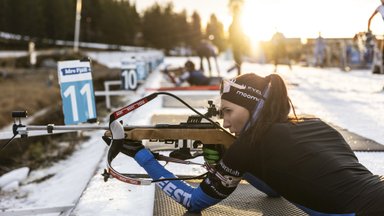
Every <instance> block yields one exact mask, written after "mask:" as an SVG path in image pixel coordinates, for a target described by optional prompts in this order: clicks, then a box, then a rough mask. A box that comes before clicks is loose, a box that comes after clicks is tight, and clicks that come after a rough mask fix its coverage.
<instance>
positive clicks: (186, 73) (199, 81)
mask: <svg viewBox="0 0 384 216" xmlns="http://www.w3.org/2000/svg"><path fill="white" fill-rule="evenodd" d="M177 70H179V69H177ZM182 70H183V72H182V74H181V75H180V76H176V75H175V74H174V73H172V71H168V70H165V72H166V73H167V74H168V76H169V77H170V79H171V81H172V82H173V83H174V84H175V85H176V86H181V85H182V84H183V83H185V82H188V84H189V85H191V86H206V85H218V84H219V83H220V81H218V78H217V77H212V78H210V77H207V76H205V75H204V73H203V72H202V71H201V70H196V69H195V64H194V63H193V62H192V61H187V62H186V63H185V64H184V68H183V69H182ZM220 80H221V79H220Z"/></svg>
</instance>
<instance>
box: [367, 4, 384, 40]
mask: <svg viewBox="0 0 384 216" xmlns="http://www.w3.org/2000/svg"><path fill="white" fill-rule="evenodd" d="M377 13H380V14H381V17H382V18H383V20H384V0H381V5H379V6H378V7H377V8H376V9H375V10H374V11H373V13H372V15H371V17H369V19H368V32H370V31H371V21H372V19H373V17H375V15H376V14H377Z"/></svg>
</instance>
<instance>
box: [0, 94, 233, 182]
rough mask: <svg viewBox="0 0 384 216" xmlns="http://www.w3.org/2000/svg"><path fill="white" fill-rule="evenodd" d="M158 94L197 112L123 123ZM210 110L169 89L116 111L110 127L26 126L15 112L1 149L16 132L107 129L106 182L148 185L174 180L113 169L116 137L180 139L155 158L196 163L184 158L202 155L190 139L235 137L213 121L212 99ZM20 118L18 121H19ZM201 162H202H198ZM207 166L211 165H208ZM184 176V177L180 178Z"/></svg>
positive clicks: (214, 141) (228, 142) (220, 141)
mask: <svg viewBox="0 0 384 216" xmlns="http://www.w3.org/2000/svg"><path fill="white" fill-rule="evenodd" d="M158 95H168V96H171V97H173V98H175V99H177V100H178V101H180V102H181V103H182V104H184V105H185V106H186V107H188V108H189V109H191V110H192V111H193V112H195V113H196V115H192V116H189V118H188V120H187V122H183V123H180V124H177V125H170V124H157V125H154V126H123V125H122V124H121V122H120V119H121V118H122V117H124V116H125V115H127V114H128V113H130V112H132V111H134V110H136V109H138V108H140V107H141V106H143V105H145V104H146V103H148V102H150V101H151V100H153V99H154V98H156V97H157V96H158ZM208 104H209V107H208V112H207V113H206V114H201V113H200V112H198V111H197V110H195V109H194V108H192V107H191V106H190V105H189V104H187V103H186V102H184V101H183V100H182V99H180V98H179V97H177V96H175V95H173V94H171V93H168V92H156V93H152V94H150V95H148V96H146V97H144V98H142V99H140V100H138V101H136V102H134V103H132V104H129V105H127V106H125V107H123V108H120V109H119V110H117V111H115V112H113V113H111V114H110V116H109V126H108V127H106V126H94V125H79V126H68V125H65V126H63V125H53V124H48V125H46V126H39V125H35V126H33V125H30V126H27V125H23V124H22V123H21V118H25V117H27V112H26V111H15V112H13V113H12V117H13V118H14V124H13V129H12V130H13V137H12V138H11V139H10V140H9V141H8V142H7V143H5V144H4V145H3V146H2V147H1V148H0V151H1V150H2V149H3V148H5V147H6V146H7V145H8V144H9V143H10V142H11V141H12V140H13V139H14V138H15V137H16V136H17V135H21V137H27V136H28V131H45V130H46V131H47V133H53V131H62V130H64V131H71V130H73V131H76V130H106V131H105V133H104V136H103V140H104V141H105V142H106V143H107V145H108V146H109V148H108V156H107V169H106V170H104V173H103V174H102V175H103V176H104V181H107V180H108V178H109V177H114V178H116V179H118V180H120V181H123V182H126V183H131V184H137V185H147V184H151V183H153V182H157V181H165V180H172V179H161V180H149V179H140V178H135V177H133V176H132V175H129V174H122V173H119V172H118V171H116V170H115V169H113V168H112V166H111V162H112V160H113V159H114V158H115V157H116V156H117V154H118V153H119V152H120V149H119V148H120V147H121V146H119V145H117V144H116V143H114V140H119V139H120V140H121V139H130V140H139V141H141V140H149V141H159V142H164V143H165V144H175V147H178V142H179V140H182V141H183V146H182V148H180V149H176V150H175V151H173V152H172V153H171V154H170V156H171V157H167V156H163V155H160V154H158V153H154V155H155V158H156V159H158V160H163V161H166V162H175V163H182V164H197V163H193V162H191V161H185V160H186V159H191V158H194V157H197V156H199V155H193V156H192V155H191V154H190V152H189V149H188V148H187V146H186V142H187V141H188V140H191V141H193V146H194V147H195V148H196V147H197V146H198V145H200V144H222V145H224V146H229V145H231V144H232V143H233V142H234V140H235V137H234V136H233V135H232V134H230V133H229V132H228V131H226V130H225V129H224V128H222V127H221V126H220V125H219V124H218V123H216V122H214V121H213V120H211V119H210V118H211V117H213V116H218V115H220V113H219V111H218V110H217V109H216V107H215V105H214V104H213V103H212V101H209V102H208ZM17 119H18V123H17ZM202 119H205V120H206V122H202ZM198 165H202V164H198ZM205 166H206V168H207V169H209V168H210V167H207V165H205ZM204 175H205V174H203V175H201V176H197V177H191V178H183V179H196V178H202V176H204ZM177 179H181V178H177Z"/></svg>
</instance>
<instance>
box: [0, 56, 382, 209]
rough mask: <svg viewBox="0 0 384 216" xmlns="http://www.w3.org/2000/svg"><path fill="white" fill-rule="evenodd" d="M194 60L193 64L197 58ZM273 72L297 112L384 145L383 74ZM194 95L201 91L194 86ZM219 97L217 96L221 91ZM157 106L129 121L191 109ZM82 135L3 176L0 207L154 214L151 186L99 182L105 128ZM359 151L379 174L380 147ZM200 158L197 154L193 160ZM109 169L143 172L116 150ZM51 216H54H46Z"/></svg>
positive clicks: (111, 60) (194, 170)
mask: <svg viewBox="0 0 384 216" xmlns="http://www.w3.org/2000/svg"><path fill="white" fill-rule="evenodd" d="M91 56H93V58H96V59H95V60H97V61H98V62H100V63H103V64H106V65H107V66H110V67H115V65H117V62H120V60H121V59H122V58H123V57H124V53H120V56H119V53H116V54H113V55H112V54H110V55H108V54H107V53H105V54H103V55H97V53H95V54H93V55H91ZM191 60H192V61H194V62H195V63H198V59H197V58H191ZM185 61H186V58H175V57H173V58H171V57H168V58H165V63H166V64H171V65H178V64H180V63H182V62H185ZM219 63H220V65H221V66H222V67H225V68H226V67H229V66H230V65H231V64H232V61H228V60H225V59H219ZM273 69H274V68H273V65H259V64H254V63H244V64H243V71H257V74H258V75H261V76H265V75H268V74H270V73H272V71H273ZM278 73H279V74H280V75H281V76H282V77H283V78H284V79H285V81H286V82H287V83H288V84H291V85H288V88H289V89H288V92H289V96H290V97H291V99H292V102H293V104H294V105H295V108H296V112H297V113H298V114H313V115H316V116H318V117H320V118H322V119H323V120H325V121H326V122H331V123H333V124H335V125H338V126H340V127H342V128H345V129H347V130H349V131H351V132H354V133H357V134H359V135H362V136H364V137H367V138H370V139H373V140H375V141H377V142H379V143H384V130H382V128H384V115H382V113H384V97H383V96H384V92H383V91H381V89H382V87H383V85H384V75H378V74H372V73H371V71H370V70H352V71H350V72H344V71H341V70H340V69H338V68H324V69H320V68H312V67H300V66H296V65H294V66H293V69H292V71H290V70H289V69H288V67H287V66H279V68H278ZM227 76H231V74H227ZM340 80H342V81H343V82H340ZM164 82H165V83H166V80H165V79H164V78H163V77H162V73H160V72H159V71H157V72H154V73H151V75H150V76H149V78H148V79H147V81H146V83H145V84H143V88H141V90H142V89H144V87H146V88H154V87H156V86H159V85H160V84H161V83H163V84H164ZM146 94H148V92H147V93H145V92H142V91H140V90H138V92H136V96H135V97H134V98H130V100H131V102H133V101H136V100H137V99H139V98H140V97H143V96H144V95H146ZM195 94H202V93H201V92H199V91H195ZM213 94H215V92H214V91H213ZM216 94H217V97H218V95H219V93H218V92H216ZM213 97H215V96H213ZM127 99H128V98H127ZM162 104H163V103H162V101H161V100H158V98H157V99H155V100H153V101H151V102H150V104H147V105H144V106H142V107H141V108H140V112H138V111H135V112H134V115H131V116H130V117H129V119H126V120H128V121H130V122H132V124H133V125H147V124H148V122H149V121H150V118H151V116H152V115H153V114H159V113H161V114H182V113H184V114H191V112H190V111H189V110H188V109H184V108H162V107H161V105H162ZM9 130H10V129H9ZM86 133H87V135H89V136H91V139H89V140H88V141H86V142H84V143H82V144H81V145H80V146H79V147H78V149H77V150H76V151H75V153H74V154H73V155H72V156H70V157H68V158H67V159H66V160H62V161H59V162H57V163H55V164H53V165H52V166H51V167H47V168H44V169H38V170H33V171H32V172H31V173H30V174H29V176H28V177H27V178H25V175H22V174H20V172H16V173H9V175H8V177H7V179H5V177H4V176H0V188H1V190H0V191H1V193H0V209H8V210H9V209H30V208H42V207H53V206H68V205H73V204H74V203H76V204H77V206H76V208H75V209H74V210H73V212H72V213H73V214H71V215H82V216H83V215H85V216H88V215H105V216H109V215H111V216H115V215H127V216H130V215H132V216H137V215H140V216H151V215H153V213H152V209H153V203H154V185H151V186H134V185H130V184H125V183H122V182H120V181H117V180H116V179H111V180H109V181H108V182H106V183H105V182H103V178H102V177H101V176H100V174H101V173H102V171H103V169H104V168H105V167H106V155H105V150H106V148H105V146H104V144H103V143H102V141H101V136H102V134H103V131H95V132H86ZM356 155H357V157H358V159H359V161H360V162H361V163H362V164H363V165H365V166H366V167H367V168H368V169H369V170H371V171H372V172H373V173H374V174H379V175H384V153H383V152H357V153H356ZM201 161H202V159H201V158H199V159H198V160H197V161H196V162H201ZM113 166H114V168H116V169H117V170H118V171H120V172H123V173H124V172H129V173H143V170H142V169H141V168H140V167H139V166H138V165H137V164H136V163H135V162H134V161H133V160H132V159H131V158H129V157H124V156H121V155H119V156H118V157H117V158H116V160H114V164H113ZM167 167H168V168H169V169H170V170H171V171H172V172H174V173H176V174H189V175H194V174H198V173H202V172H203V171H204V170H202V168H201V167H200V166H197V165H193V166H186V165H177V164H169V165H167ZM47 175H52V177H51V178H48V179H46V180H45V181H42V182H39V181H35V180H37V179H41V178H42V177H44V176H47ZM1 183H3V185H2V184H1ZM6 183H8V184H6ZM19 183H21V185H20V186H18V185H19ZM7 186H8V187H7ZM5 188H7V190H5ZM83 190H85V191H84V192H83ZM80 196H81V198H80ZM79 198H80V201H79V202H78V199H79ZM34 215H37V214H34ZM44 215H46V214H44ZM51 215H55V216H56V215H58V214H49V216H51Z"/></svg>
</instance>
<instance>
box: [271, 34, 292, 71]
mask: <svg viewBox="0 0 384 216" xmlns="http://www.w3.org/2000/svg"><path fill="white" fill-rule="evenodd" d="M271 45H272V59H273V63H274V65H275V69H274V72H277V65H279V64H286V65H288V66H289V69H290V70H292V67H291V63H290V60H289V57H288V53H287V47H286V42H285V36H284V35H283V33H281V32H276V33H275V34H274V35H273V36H272V39H271Z"/></svg>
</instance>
